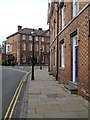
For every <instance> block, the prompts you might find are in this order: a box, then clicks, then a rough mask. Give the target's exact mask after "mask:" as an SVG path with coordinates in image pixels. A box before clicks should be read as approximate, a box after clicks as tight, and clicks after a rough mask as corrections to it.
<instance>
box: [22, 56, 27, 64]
mask: <svg viewBox="0 0 90 120" xmlns="http://www.w3.org/2000/svg"><path fill="white" fill-rule="evenodd" d="M22 62H23V63H25V62H26V55H23V57H22Z"/></svg>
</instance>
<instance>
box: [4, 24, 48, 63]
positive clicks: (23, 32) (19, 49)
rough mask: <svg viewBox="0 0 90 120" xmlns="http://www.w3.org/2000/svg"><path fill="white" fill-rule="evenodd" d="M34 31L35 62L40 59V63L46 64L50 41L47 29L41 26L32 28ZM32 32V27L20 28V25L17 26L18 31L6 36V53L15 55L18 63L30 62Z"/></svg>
mask: <svg viewBox="0 0 90 120" xmlns="http://www.w3.org/2000/svg"><path fill="white" fill-rule="evenodd" d="M34 31H35V37H34V57H35V58H36V59H37V64H39V62H40V60H42V64H44V65H48V61H49V59H48V56H49V43H50V41H49V40H50V39H49V36H50V35H49V30H42V28H39V29H34ZM32 32H33V29H30V28H23V29H22V26H18V31H17V32H16V33H14V34H12V35H10V36H8V37H7V40H6V42H7V44H6V54H7V55H13V56H15V59H16V61H17V62H18V65H27V64H30V61H31V58H32V45H33V37H32ZM41 53H42V54H41ZM41 55H42V56H41ZM46 55H47V56H46ZM41 57H42V59H41Z"/></svg>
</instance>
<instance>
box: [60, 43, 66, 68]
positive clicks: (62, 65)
mask: <svg viewBox="0 0 90 120" xmlns="http://www.w3.org/2000/svg"><path fill="white" fill-rule="evenodd" d="M61 67H65V43H64V42H63V43H61Z"/></svg>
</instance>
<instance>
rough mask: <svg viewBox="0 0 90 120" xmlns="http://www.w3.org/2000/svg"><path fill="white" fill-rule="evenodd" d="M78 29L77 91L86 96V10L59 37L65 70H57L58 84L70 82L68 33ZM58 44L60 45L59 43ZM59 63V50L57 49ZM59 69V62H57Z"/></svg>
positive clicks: (70, 64)
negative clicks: (62, 41)
mask: <svg viewBox="0 0 90 120" xmlns="http://www.w3.org/2000/svg"><path fill="white" fill-rule="evenodd" d="M76 29H79V39H80V41H79V49H78V52H79V53H78V79H79V84H78V90H79V93H80V94H82V95H85V96H87V95H88V93H87V92H88V80H89V79H88V77H89V74H88V49H89V48H88V9H86V10H85V11H84V12H83V13H82V14H81V15H80V16H78V17H77V18H76V19H75V20H74V21H73V22H72V23H71V24H70V25H69V26H68V27H67V28H66V29H65V30H64V31H63V32H62V33H61V34H60V35H59V40H60V41H61V40H62V39H64V40H65V45H66V48H65V69H62V68H59V81H60V83H67V82H69V81H71V80H72V71H71V70H72V69H71V68H72V61H71V57H72V55H71V48H72V44H70V41H71V40H70V33H72V32H73V31H75V30H76ZM60 41H59V42H60ZM59 44H60V43H59ZM58 56H59V61H60V49H59V55H58ZM59 67H60V62H59Z"/></svg>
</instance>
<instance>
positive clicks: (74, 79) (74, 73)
mask: <svg viewBox="0 0 90 120" xmlns="http://www.w3.org/2000/svg"><path fill="white" fill-rule="evenodd" d="M77 46H78V39H77V35H76V36H74V37H73V82H76V81H77V80H76V72H77V71H76V67H77V66H76V65H77V63H76V61H77V60H76V59H77V58H78V56H77V53H76V52H77V51H76V47H77Z"/></svg>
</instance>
